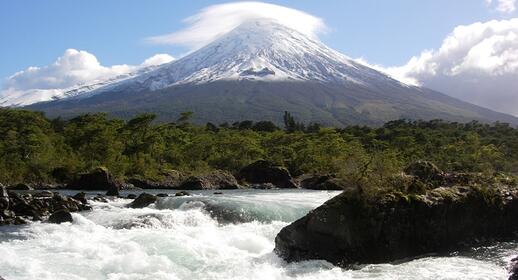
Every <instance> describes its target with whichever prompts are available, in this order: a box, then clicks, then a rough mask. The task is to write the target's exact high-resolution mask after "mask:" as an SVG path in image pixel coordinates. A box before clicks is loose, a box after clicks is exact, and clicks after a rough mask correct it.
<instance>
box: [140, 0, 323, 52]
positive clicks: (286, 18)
mask: <svg viewBox="0 0 518 280" xmlns="http://www.w3.org/2000/svg"><path fill="white" fill-rule="evenodd" d="M262 18H265V19H273V20H276V21H278V22H279V23H280V24H283V25H285V26H287V27H290V28H292V29H295V30H297V31H299V32H301V33H302V34H305V35H307V36H309V37H311V38H313V39H316V38H317V34H318V33H319V32H322V31H324V30H325V29H326V26H325V24H324V21H323V20H322V19H320V18H318V17H315V16H312V15H310V14H307V13H305V12H302V11H299V10H295V9H291V8H286V7H283V6H279V5H274V4H267V3H261V2H238V3H228V4H221V5H213V6H209V7H207V8H205V9H203V10H201V11H200V12H199V13H198V14H195V15H193V16H191V17H189V18H187V19H185V22H186V23H187V24H188V27H186V28H185V29H183V30H180V31H178V32H174V33H170V34H165V35H160V36H155V37H150V38H148V39H147V41H149V42H151V43H156V44H174V45H176V44H178V45H185V46H187V47H190V48H192V49H197V48H200V47H202V46H204V45H206V44H208V43H210V42H211V41H213V40H214V39H216V38H217V37H218V36H221V35H222V34H225V33H227V32H229V31H230V30H232V29H234V28H235V27H237V26H238V25H240V24H242V23H243V22H246V21H249V20H254V19H262Z"/></svg>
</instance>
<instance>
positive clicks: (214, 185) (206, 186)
mask: <svg viewBox="0 0 518 280" xmlns="http://www.w3.org/2000/svg"><path fill="white" fill-rule="evenodd" d="M240 187H241V186H240V185H239V184H238V183H237V180H236V178H235V177H234V176H233V175H232V174H230V173H228V172H225V171H216V172H213V173H210V174H207V175H202V176H192V177H189V178H188V179H187V180H185V181H184V182H183V183H182V184H181V185H180V186H178V188H179V189H183V190H231V189H239V188H240Z"/></svg>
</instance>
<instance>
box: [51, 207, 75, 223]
mask: <svg viewBox="0 0 518 280" xmlns="http://www.w3.org/2000/svg"><path fill="white" fill-rule="evenodd" d="M73 221H74V219H73V218H72V214H70V212H69V211H68V210H59V211H57V212H55V213H53V214H52V215H50V217H49V223H53V224H61V223H66V222H70V223H71V222H73Z"/></svg>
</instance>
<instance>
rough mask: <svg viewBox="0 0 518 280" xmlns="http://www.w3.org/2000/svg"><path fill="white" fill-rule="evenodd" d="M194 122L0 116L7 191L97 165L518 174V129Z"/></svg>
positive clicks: (154, 171) (117, 170)
mask: <svg viewBox="0 0 518 280" xmlns="http://www.w3.org/2000/svg"><path fill="white" fill-rule="evenodd" d="M191 117H192V113H190V112H186V113H182V114H181V115H180V116H179V118H178V120H177V121H176V122H174V123H155V122H154V120H155V115H153V114H142V115H139V116H137V117H135V118H133V119H131V120H129V121H123V120H120V119H112V118H109V117H108V116H107V115H106V114H103V113H98V114H88V115H82V116H78V117H76V118H73V119H70V120H63V119H60V118H57V119H52V120H51V119H47V118H46V117H45V116H44V115H43V114H42V113H38V112H32V111H25V110H17V109H0V182H2V183H16V182H63V181H67V180H69V179H70V178H71V177H72V176H74V174H77V173H79V172H84V171H88V170H91V169H92V168H95V167H98V166H105V167H107V168H108V169H109V170H110V171H111V172H112V173H113V174H115V175H116V176H118V177H121V178H128V177H141V178H147V179H160V177H161V176H163V174H165V173H167V172H168V171H170V170H178V171H182V172H186V173H195V174H199V173H204V172H210V171H211V170H215V169H219V170H227V171H230V172H236V171H237V170H239V169H240V168H242V167H243V166H245V165H247V164H249V163H251V162H254V161H256V160H259V159H266V160H270V161H273V162H275V163H277V164H280V165H283V166H285V167H287V168H288V169H289V170H290V172H291V173H292V174H293V175H300V174H303V173H335V174H338V176H341V177H342V178H347V179H348V180H355V178H358V177H361V176H364V175H365V174H371V175H372V174H374V175H373V176H378V177H380V178H382V177H383V176H387V175H388V174H393V173H394V172H397V171H398V170H401V169H402V167H403V166H405V165H407V164H408V163H409V162H412V161H414V160H418V159H426V160H429V161H432V162H434V163H436V164H437V165H438V166H439V167H441V168H442V169H444V170H451V171H466V172H507V173H513V174H516V173H518V130H517V129H516V128H513V127H511V126H509V125H508V124H504V123H495V124H492V125H488V124H482V123H478V122H471V123H467V124H461V123H451V122H444V121H440V120H434V121H407V120H399V121H392V122H389V123H386V124H385V125H384V126H382V127H379V128H371V127H365V126H349V127H346V128H323V127H320V125H318V124H309V125H304V124H302V123H298V122H297V121H296V120H295V119H294V118H293V116H291V115H290V114H289V113H285V115H284V123H285V124H284V126H283V127H278V126H276V125H275V124H274V123H272V122H269V121H262V122H252V121H246V120H245V121H241V122H236V123H233V124H228V123H225V124H212V123H207V124H206V125H204V126H199V125H192V124H191V123H190V119H191Z"/></svg>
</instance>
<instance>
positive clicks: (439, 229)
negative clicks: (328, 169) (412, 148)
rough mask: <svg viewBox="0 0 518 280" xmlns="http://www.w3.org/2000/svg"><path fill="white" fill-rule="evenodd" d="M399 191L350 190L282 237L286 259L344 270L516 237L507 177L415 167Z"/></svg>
mask: <svg viewBox="0 0 518 280" xmlns="http://www.w3.org/2000/svg"><path fill="white" fill-rule="evenodd" d="M406 173H407V174H398V175H397V176H395V177H394V178H392V179H393V180H394V181H393V182H397V184H396V185H397V186H386V188H385V189H377V190H375V191H373V190H371V189H368V188H366V187H365V186H363V187H358V188H351V189H349V190H346V191H344V193H342V194H341V195H339V196H337V197H335V198H333V199H331V200H329V201H327V202H326V203H325V204H324V205H322V206H321V207H319V208H317V209H315V210H313V211H312V212H310V213H309V214H308V215H307V216H305V217H303V218H301V219H299V220H297V221H296V222H294V223H292V224H291V225H289V226H287V227H285V228H284V229H282V230H281V232H280V233H279V234H278V235H277V237H276V240H275V244H276V247H275V251H276V252H277V253H278V254H279V255H280V256H281V257H283V258H284V259H286V260H287V261H301V260H309V259H324V260H327V261H329V262H331V263H333V264H336V265H340V266H345V267H346V266H349V265H353V264H365V263H382V262H391V261H395V260H400V259H405V258H414V257H418V256H420V255H425V254H431V253H443V252H449V251H452V250H456V249H459V248H462V247H463V246H467V245H473V244H475V243H479V242H483V241H490V240H502V239H506V238H513V237H515V233H516V232H517V231H518V187H517V184H516V181H515V180H514V179H511V178H508V177H506V176H483V175H481V174H465V173H462V174H461V173H444V172H442V171H440V170H438V169H437V168H436V167H435V166H433V165H432V164H430V163H426V162H420V163H417V164H414V165H412V166H409V168H407V169H406Z"/></svg>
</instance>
